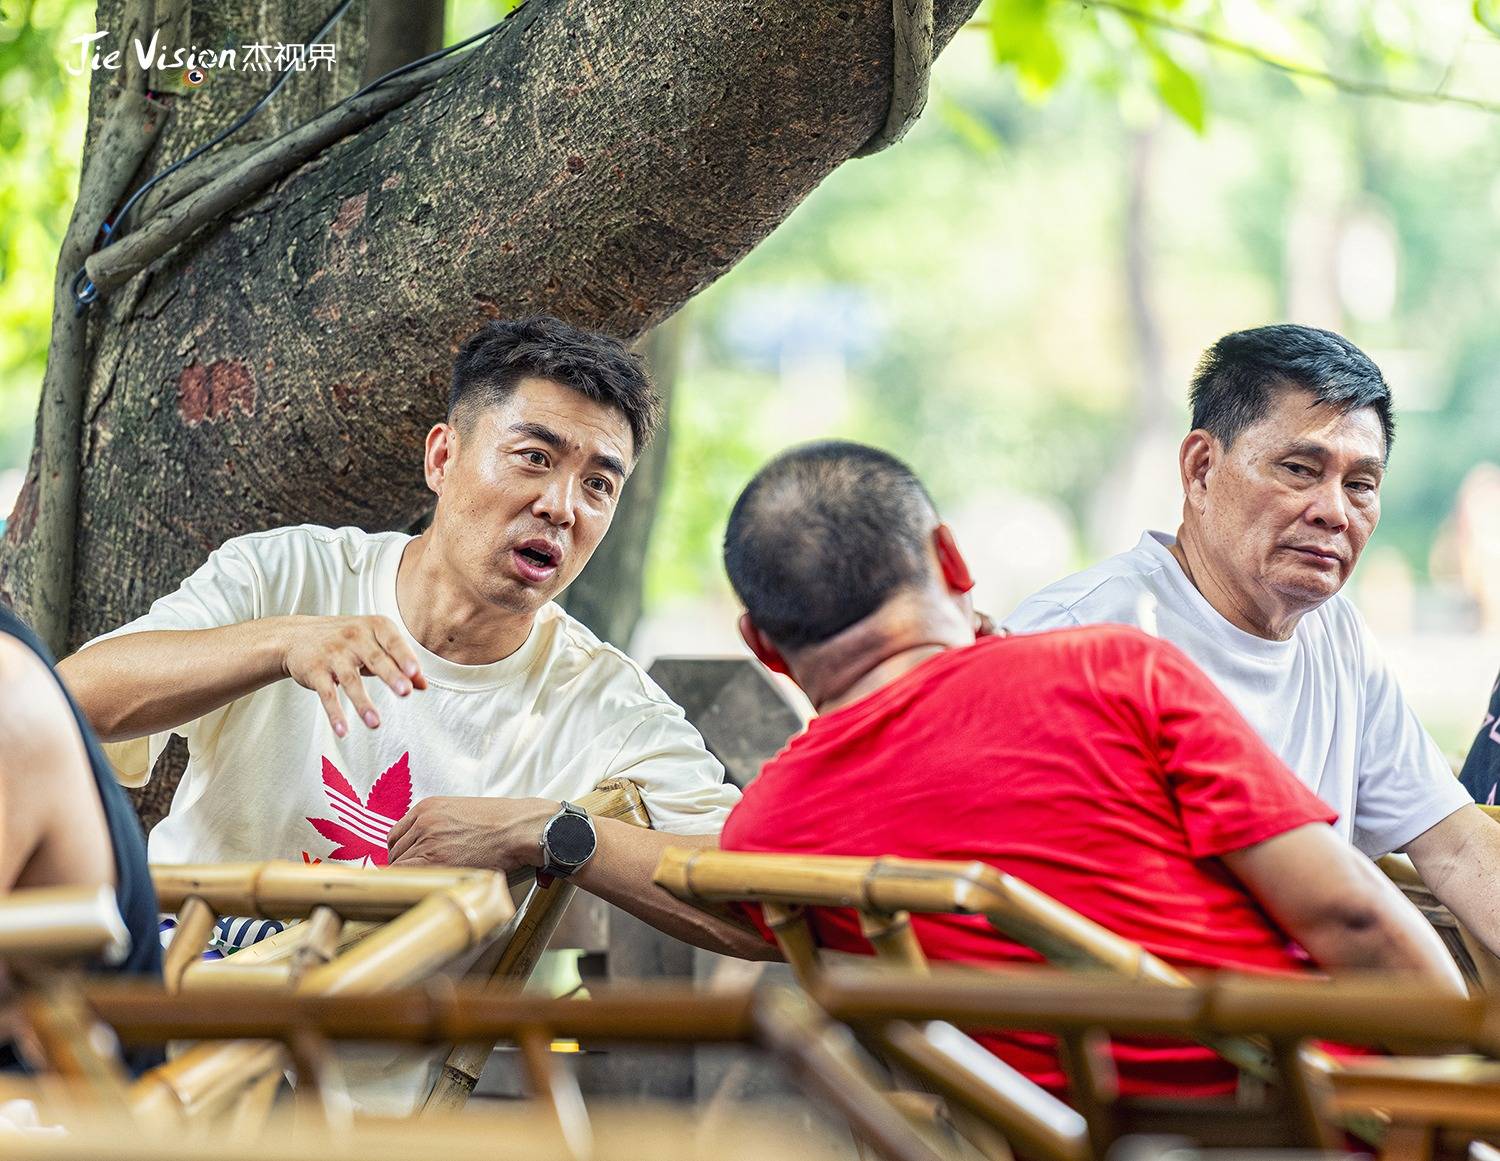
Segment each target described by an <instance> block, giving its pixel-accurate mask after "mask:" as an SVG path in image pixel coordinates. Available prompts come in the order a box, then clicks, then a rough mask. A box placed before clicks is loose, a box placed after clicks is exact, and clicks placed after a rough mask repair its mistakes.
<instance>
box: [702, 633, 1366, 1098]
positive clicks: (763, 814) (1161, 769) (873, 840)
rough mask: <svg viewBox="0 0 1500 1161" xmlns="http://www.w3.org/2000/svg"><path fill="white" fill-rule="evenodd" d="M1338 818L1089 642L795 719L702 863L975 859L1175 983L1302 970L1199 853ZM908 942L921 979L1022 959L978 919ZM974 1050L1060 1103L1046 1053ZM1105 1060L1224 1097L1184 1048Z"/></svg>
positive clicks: (1189, 675) (1169, 661)
mask: <svg viewBox="0 0 1500 1161" xmlns="http://www.w3.org/2000/svg"><path fill="white" fill-rule="evenodd" d="M1336 818H1337V815H1336V814H1335V813H1334V812H1333V811H1331V810H1329V808H1328V807H1327V806H1326V805H1325V804H1324V803H1323V802H1321V801H1320V800H1319V799H1318V798H1317V797H1316V796H1315V795H1313V793H1312V792H1311V791H1309V790H1308V789H1307V788H1306V787H1304V786H1303V785H1302V784H1301V783H1300V782H1298V781H1297V779H1296V777H1295V776H1294V775H1293V774H1292V773H1291V771H1290V770H1288V769H1287V768H1286V767H1285V766H1284V765H1283V764H1282V762H1281V761H1280V759H1278V758H1277V757H1276V756H1275V755H1274V754H1273V753H1272V752H1271V751H1270V750H1269V749H1268V748H1267V747H1266V745H1265V743H1263V742H1262V741H1261V740H1260V738H1259V737H1258V736H1257V735H1256V734H1255V732H1254V731H1253V730H1252V729H1251V728H1250V726H1249V725H1247V724H1246V722H1245V721H1244V719H1243V718H1241V717H1240V715H1239V713H1238V712H1237V711H1236V710H1235V709H1234V707H1233V706H1231V705H1230V704H1229V702H1228V701H1227V700H1226V699H1225V697H1224V695H1223V694H1221V693H1220V692H1219V690H1218V689H1217V687H1215V686H1214V684H1213V682H1212V681H1210V680H1209V678H1207V677H1206V676H1204V675H1203V673H1202V672H1200V671H1199V670H1198V669H1197V668H1196V667H1195V666H1194V665H1193V664H1192V663H1191V662H1190V661H1189V660H1188V659H1187V658H1186V657H1185V656H1184V655H1183V654H1182V653H1181V652H1179V651H1178V650H1177V649H1176V648H1175V647H1174V646H1172V645H1170V644H1168V643H1167V642H1164V641H1159V640H1157V639H1156V638H1153V637H1148V636H1146V635H1145V634H1143V633H1140V632H1138V631H1136V630H1134V629H1128V628H1125V627H1123V626H1118V625H1098V626H1090V627H1087V628H1081V629H1065V630H1061V631H1058V632H1050V633H1036V634H1028V635H1025V636H1017V637H1000V638H986V639H984V640H981V641H979V642H977V643H976V644H974V645H973V646H970V647H968V648H964V649H953V650H949V651H946V652H944V653H941V654H939V655H938V656H936V657H933V658H931V659H929V660H928V661H926V662H924V663H923V664H921V665H919V666H918V667H917V668H916V669H914V670H912V671H911V672H910V673H908V674H906V675H905V676H903V677H901V678H900V679H899V680H897V681H894V682H892V683H891V684H890V685H887V686H885V687H883V688H881V689H879V690H877V691H876V692H874V693H872V694H870V695H869V696H868V697H865V698H862V699H861V700H860V701H858V702H855V703H853V704H851V705H848V706H845V707H843V708H842V709H838V710H835V711H834V712H832V713H829V714H824V715H823V716H821V717H818V718H815V719H814V720H813V721H812V722H811V723H810V724H809V726H808V728H807V729H806V730H805V731H804V732H803V733H801V734H799V735H797V736H796V737H795V738H793V739H792V740H791V742H789V743H788V744H787V746H786V748H785V749H783V750H782V751H781V753H779V754H778V755H777V756H776V757H775V758H773V759H772V760H771V761H770V762H768V763H767V764H766V766H765V768H764V769H763V770H762V771H761V773H760V775H759V777H757V778H756V779H755V781H754V782H752V783H751V784H750V786H749V787H748V788H747V789H746V791H745V796H744V799H743V800H742V801H741V802H740V804H739V805H738V806H737V807H735V809H734V810H733V811H732V812H731V814H730V816H729V819H728V822H727V823H726V824H725V827H724V834H723V838H722V844H723V847H724V849H725V850H741V851H783V852H793V853H798V852H800V853H808V854H812V853H818V854H833V855H862V856H872V855H897V856H902V857H905V858H915V859H960V860H968V859H979V860H982V861H984V862H986V863H989V864H991V865H993V866H994V867H996V868H997V869H999V870H1002V871H1006V872H1008V873H1010V874H1013V875H1016V876H1017V877H1019V878H1021V879H1023V880H1025V881H1026V882H1028V883H1030V884H1031V885H1032V886H1034V887H1036V888H1038V889H1039V890H1042V891H1044V892H1046V893H1047V894H1048V895H1051V896H1052V897H1053V898H1055V899H1057V900H1059V901H1060V902H1062V903H1065V904H1067V905H1068V906H1069V907H1072V908H1073V909H1074V910H1076V911H1078V912H1080V913H1081V914H1083V915H1086V916H1087V917H1088V918H1090V919H1092V920H1094V921H1096V922H1097V923H1100V924H1102V925H1103V926H1105V927H1107V928H1109V929H1110V930H1111V931H1113V932H1116V933H1117V934H1119V935H1121V936H1123V937H1125V938H1126V939H1130V940H1134V941H1135V942H1137V943H1139V944H1141V945H1142V946H1143V947H1145V948H1146V949H1147V950H1148V951H1151V952H1153V953H1155V954H1156V955H1158V956H1160V957H1162V958H1163V959H1165V960H1167V961H1168V962H1170V963H1173V964H1176V965H1178V966H1181V967H1184V968H1205V967H1208V968H1217V967H1234V968H1239V969H1246V970H1251V971H1271V972H1291V971H1297V970H1302V969H1304V968H1305V966H1306V965H1305V961H1304V960H1303V959H1302V958H1300V955H1299V952H1298V951H1297V950H1296V949H1295V948H1293V947H1292V946H1290V944H1289V940H1288V938H1287V936H1286V935H1285V934H1284V933H1283V932H1282V931H1281V930H1280V929H1278V928H1277V927H1276V925H1275V924H1274V923H1273V922H1272V921H1271V920H1270V918H1269V917H1268V916H1267V915H1266V914H1265V913H1264V912H1263V911H1262V910H1261V909H1260V908H1259V907H1258V906H1257V905H1256V903H1255V900H1254V899H1253V898H1252V897H1251V896H1250V894H1249V893H1248V892H1247V891H1246V890H1245V889H1244V888H1243V887H1241V886H1240V885H1239V883H1238V881H1237V880H1235V879H1234V877H1233V876H1232V875H1230V873H1229V871H1228V869H1227V868H1226V867H1225V866H1224V864H1223V863H1222V862H1220V861H1219V860H1218V859H1217V858H1215V856H1217V855H1221V854H1224V853H1225V852H1227V851H1234V850H1238V849H1240V848H1243V847H1247V846H1251V845H1253V844H1255V843H1258V842H1262V841H1264V840H1265V839H1269V838H1272V837H1274V836H1275V835H1278V834H1281V833H1283V832H1285V831H1288V830H1291V829H1293V828H1295V827H1298V826H1302V825H1305V824H1307V823H1331V822H1333V821H1334V820H1335V819H1336ZM751 911H752V917H753V918H754V919H756V921H757V922H759V919H760V916H759V913H758V909H751ZM814 923H815V926H816V930H817V934H818V936H819V939H820V941H821V943H822V945H823V946H825V947H830V948H834V949H837V950H843V951H858V952H864V953H867V954H868V953H869V952H870V950H871V949H870V947H869V944H868V943H867V942H866V941H865V940H864V938H863V937H862V936H861V935H860V934H859V927H858V924H857V922H856V921H855V918H854V916H853V913H852V912H847V911H825V912H823V913H821V914H819V915H817V916H816V917H815V919H814ZM913 926H914V929H915V931H916V934H917V937H918V939H919V940H920V941H921V944H922V946H923V948H924V949H925V950H926V952H927V955H928V957H929V958H931V959H933V960H959V961H970V962H975V961H980V962H983V961H996V960H1013V961H1027V962H1035V961H1036V960H1037V959H1038V958H1039V957H1038V956H1036V955H1035V954H1034V953H1032V952H1030V951H1029V950H1027V949H1025V948H1023V947H1021V946H1020V945H1018V944H1015V943H1012V942H1011V941H1009V940H1007V939H1006V938H1004V937H1003V936H1001V935H1000V934H999V933H998V932H996V931H995V930H994V928H992V927H991V926H990V925H989V924H988V923H987V922H986V921H985V920H984V919H983V918H982V917H980V916H961V915H931V916H916V917H914V919H913ZM762 930H763V931H765V928H764V927H763V926H762ZM766 934H767V936H768V937H769V932H766ZM980 1039H981V1040H982V1041H983V1042H984V1043H985V1044H986V1046H987V1047H989V1048H990V1050H991V1051H993V1052H995V1053H996V1054H997V1055H999V1056H1000V1057H1001V1058H1003V1059H1004V1060H1006V1061H1007V1062H1008V1063H1010V1064H1011V1065H1013V1066H1014V1067H1015V1068H1017V1069H1018V1070H1020V1071H1021V1072H1022V1073H1024V1074H1026V1075H1027V1076H1029V1077H1031V1078H1032V1079H1033V1080H1035V1081H1036V1082H1037V1083H1039V1084H1041V1085H1043V1086H1045V1087H1047V1088H1049V1089H1051V1090H1053V1091H1060V1090H1061V1089H1062V1087H1063V1085H1064V1078H1063V1075H1062V1073H1061V1071H1060V1068H1059V1066H1058V1061H1057V1056H1056V1053H1055V1050H1054V1047H1053V1044H1054V1042H1053V1040H1052V1038H1051V1037H1047V1036H1041V1035H1037V1034H1023V1033H1015V1034H1009V1035H1004V1036H999V1035H993V1036H990V1035H987V1036H983V1037H981V1038H980ZM1115 1059H1116V1063H1117V1066H1118V1068H1119V1073H1120V1082H1121V1089H1122V1091H1123V1092H1125V1093H1127V1094H1147V1093H1154V1094H1173V1095H1193V1096H1198V1095H1211V1094H1215V1093H1224V1092H1229V1091H1232V1089H1233V1087H1234V1083H1235V1075H1234V1071H1233V1069H1232V1068H1231V1067H1230V1066H1229V1065H1227V1064H1225V1063H1223V1062H1222V1061H1221V1060H1219V1058H1218V1057H1216V1056H1215V1055H1214V1054H1213V1053H1211V1052H1210V1051H1209V1050H1207V1049H1205V1048H1202V1047H1199V1046H1197V1045H1178V1044H1167V1043H1163V1042H1161V1041H1130V1042H1127V1041H1124V1040H1119V1041H1116V1043H1115Z"/></svg>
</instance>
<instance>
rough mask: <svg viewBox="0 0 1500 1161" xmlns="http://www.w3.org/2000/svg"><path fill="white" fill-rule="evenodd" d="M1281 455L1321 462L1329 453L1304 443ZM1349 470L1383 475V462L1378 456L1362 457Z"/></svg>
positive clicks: (1320, 446) (1315, 444)
mask: <svg viewBox="0 0 1500 1161" xmlns="http://www.w3.org/2000/svg"><path fill="white" fill-rule="evenodd" d="M1281 454H1282V455H1284V456H1305V457H1306V458H1308V459H1312V460H1322V459H1327V458H1328V454H1329V452H1328V449H1327V448H1326V447H1324V446H1323V445H1322V444H1320V443H1310V442H1307V441H1304V442H1302V443H1294V444H1292V445H1291V447H1289V448H1286V449H1285V450H1284V451H1283V452H1282V453H1281ZM1349 470H1350V471H1352V472H1377V473H1380V474H1384V472H1385V461H1384V460H1382V459H1381V458H1380V457H1379V456H1362V457H1361V458H1359V459H1357V460H1355V461H1354V463H1352V464H1351V465H1350V466H1349Z"/></svg>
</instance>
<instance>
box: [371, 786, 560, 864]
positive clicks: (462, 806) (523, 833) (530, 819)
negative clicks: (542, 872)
mask: <svg viewBox="0 0 1500 1161" xmlns="http://www.w3.org/2000/svg"><path fill="white" fill-rule="evenodd" d="M557 808H558V804H557V802H556V801H555V800H548V799H545V798H444V797H434V798H424V799H422V801H421V802H418V803H417V804H416V805H415V806H413V807H412V808H411V809H410V810H408V811H407V812H406V814H405V815H404V816H403V817H402V818H401V820H400V821H399V822H397V823H396V825H395V826H393V827H391V833H390V834H389V835H388V836H387V838H386V844H387V845H388V846H389V847H390V852H391V855H390V862H391V865H393V866H394V865H396V864H398V863H399V864H402V865H404V866H420V865H427V866H435V867H484V868H486V869H488V870H492V871H505V872H510V871H515V870H519V869H520V868H522V867H534V866H538V865H539V864H540V863H541V837H542V828H543V827H545V826H546V825H547V820H548V819H549V818H551V817H552V816H553V815H554V814H556V813H557Z"/></svg>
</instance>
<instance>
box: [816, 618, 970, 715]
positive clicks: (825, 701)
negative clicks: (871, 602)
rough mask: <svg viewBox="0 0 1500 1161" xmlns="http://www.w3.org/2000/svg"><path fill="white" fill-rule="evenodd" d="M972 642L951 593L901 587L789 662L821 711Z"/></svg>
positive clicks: (861, 695)
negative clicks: (860, 617)
mask: <svg viewBox="0 0 1500 1161" xmlns="http://www.w3.org/2000/svg"><path fill="white" fill-rule="evenodd" d="M973 643H974V630H973V627H972V626H971V625H969V624H968V623H967V622H966V621H965V619H964V617H963V614H962V613H960V612H959V610H958V607H957V606H956V605H955V604H954V603H953V601H952V600H951V599H950V598H948V597H946V596H942V595H937V594H933V593H928V592H915V593H903V594H900V595H898V596H896V597H893V598H892V599H891V600H889V601H887V602H886V603H885V604H884V605H882V606H881V607H880V608H879V609H877V610H876V611H875V612H874V613H872V614H870V616H868V617H866V618H865V619H864V620H862V621H857V622H855V623H854V624H853V625H851V626H849V628H847V629H845V630H844V631H843V632H841V633H838V634H836V635H835V636H833V637H830V638H829V639H828V640H827V641H823V642H820V643H819V644H817V645H814V646H811V647H810V648H807V649H803V650H799V651H798V652H797V654H796V659H795V660H794V661H792V662H791V668H792V671H793V677H794V678H795V680H796V682H797V684H798V685H800V686H801V687H802V690H803V692H804V693H806V694H807V696H808V699H809V700H810V701H811V702H812V703H813V706H814V707H815V708H816V709H817V711H818V712H819V713H820V714H824V713H830V712H831V711H833V710H836V709H841V708H843V707H844V706H846V705H850V704H852V703H853V702H856V701H858V700H859V699H860V698H862V697H866V696H868V695H869V694H872V693H874V692H875V691H876V690H877V689H880V688H881V687H882V686H886V685H889V684H890V683H891V682H893V681H895V680H897V679H898V678H900V677H903V676H905V675H906V674H907V673H910V672H911V671H912V670H913V669H915V668H916V667H917V666H918V665H921V664H922V662H924V661H926V660H927V659H928V658H929V657H932V656H934V655H936V654H938V653H941V652H943V651H944V650H945V649H958V648H962V647H963V646H965V645H972V644H973Z"/></svg>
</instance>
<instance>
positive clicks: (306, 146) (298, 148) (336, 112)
mask: <svg viewBox="0 0 1500 1161" xmlns="http://www.w3.org/2000/svg"><path fill="white" fill-rule="evenodd" d="M455 65H456V61H455V60H454V59H444V60H435V61H433V62H432V63H431V64H430V65H427V66H425V67H423V68H420V69H416V70H414V71H412V72H410V73H408V74H407V75H406V76H403V77H397V78H395V79H394V80H392V81H388V82H387V83H386V84H384V85H382V86H381V87H380V88H378V89H375V90H374V91H373V92H370V93H366V94H365V95H364V96H362V97H353V98H350V99H349V100H347V101H344V102H342V103H340V104H338V105H335V106H334V107H333V108H332V109H329V110H328V111H327V112H326V113H324V114H323V115H322V116H320V117H318V118H316V119H315V120H313V121H310V122H308V123H307V124H306V125H303V126H301V127H299V128H297V129H293V130H292V131H291V132H289V133H285V134H283V135H282V136H280V137H278V138H276V139H275V140H274V141H271V142H270V143H269V144H267V145H266V146H265V147H264V148H261V149H258V150H257V151H256V152H254V153H252V154H251V155H250V156H249V157H246V158H244V159H243V160H241V161H239V162H236V163H235V164H234V165H232V166H231V167H230V168H229V169H228V170H227V171H226V172H225V173H223V174H222V175H220V176H219V177H216V178H214V179H213V180H211V181H209V182H208V183H206V184H205V185H203V186H201V187H200V188H198V189H196V190H194V191H193V192H192V193H189V194H187V195H185V196H184V197H182V198H180V199H179V200H177V201H175V202H173V203H172V204H171V205H169V206H167V207H165V208H164V209H162V210H161V211H160V212H159V213H158V214H157V215H156V216H155V217H153V218H152V219H151V220H150V221H149V222H148V223H146V225H144V226H143V227H141V228H140V229H138V230H136V231H135V232H134V233H132V234H128V235H126V236H125V237H124V238H122V239H121V240H120V241H118V242H116V243H115V244H114V245H112V246H106V247H105V248H104V249H102V250H99V251H98V252H96V253H94V254H92V255H90V257H89V259H88V262H87V263H86V267H87V269H88V275H89V278H90V280H91V281H92V282H93V283H94V285H95V286H96V287H98V288H99V291H100V293H103V292H105V291H108V290H111V289H113V288H114V287H116V286H119V285H120V284H121V283H123V282H126V281H128V280H129V279H130V278H132V277H134V276H135V275H136V274H139V273H140V272H141V271H142V270H144V269H145V268H146V267H147V266H149V265H150V264H151V263H152V262H154V261H155V260H156V259H158V258H160V257H161V256H162V255H163V254H165V253H166V252H167V251H168V250H170V249H172V247H174V246H176V245H177V244H178V243H179V242H183V241H185V240H187V239H188V238H189V237H191V236H192V235H193V234H195V233H197V231H198V230H200V229H202V228H203V227H204V226H207V225H210V224H211V223H213V222H216V221H218V220H219V219H220V218H222V217H223V215H224V214H226V213H227V212H228V211H230V210H232V209H234V208H235V207H236V206H238V205H240V204H241V203H242V202H244V201H246V200H247V199H249V198H251V197H253V196H254V195H255V194H258V193H260V191H261V190H263V189H265V188H266V187H267V186H269V185H270V184H271V183H272V182H274V181H276V180H277V179H278V178H281V177H285V176H286V175H287V174H288V173H290V172H291V171H292V170H294V169H296V168H297V167H298V166H299V165H302V164H303V163H304V162H306V161H308V160H310V159H312V158H313V157H316V156H317V155H318V154H319V153H321V152H323V150H325V149H327V148H328V147H329V146H330V145H332V144H334V143H335V142H337V141H341V140H342V139H343V138H345V137H348V136H349V135H350V134H352V133H356V132H358V131H359V130H360V129H363V128H364V127H365V126H367V125H369V124H370V123H371V122H372V121H375V120H377V119H379V118H380V117H383V116H384V115H385V114H386V113H389V112H390V111H391V110H392V109H394V108H396V107H398V106H400V105H403V104H405V103H406V102H407V101H409V100H411V99H412V98H413V97H415V96H417V95H418V94H419V93H423V92H425V91H426V90H427V89H428V88H430V87H431V86H432V85H434V84H436V83H437V82H438V81H440V80H441V79H442V78H443V77H445V76H446V75H448V73H450V72H452V71H453V69H454V67H455ZM204 160H205V162H207V161H209V160H210V159H209V158H207V157H205V158H204Z"/></svg>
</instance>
